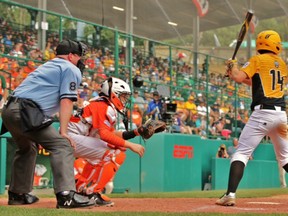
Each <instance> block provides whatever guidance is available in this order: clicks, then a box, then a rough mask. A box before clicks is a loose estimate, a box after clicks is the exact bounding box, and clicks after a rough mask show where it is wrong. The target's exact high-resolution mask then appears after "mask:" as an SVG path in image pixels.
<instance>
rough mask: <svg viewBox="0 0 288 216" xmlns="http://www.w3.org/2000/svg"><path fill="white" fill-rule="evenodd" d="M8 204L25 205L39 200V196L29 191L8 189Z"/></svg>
mask: <svg viewBox="0 0 288 216" xmlns="http://www.w3.org/2000/svg"><path fill="white" fill-rule="evenodd" d="M8 197H9V198H8V205H26V204H33V203H36V202H38V201H39V198H38V197H36V196H34V195H32V194H29V193H23V194H18V193H13V192H11V191H8Z"/></svg>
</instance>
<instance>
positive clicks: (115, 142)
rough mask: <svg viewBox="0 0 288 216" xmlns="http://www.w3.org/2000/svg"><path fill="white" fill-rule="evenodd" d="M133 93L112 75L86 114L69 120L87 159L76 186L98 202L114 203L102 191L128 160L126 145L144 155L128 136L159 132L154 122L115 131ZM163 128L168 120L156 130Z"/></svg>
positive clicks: (81, 153) (79, 149)
mask: <svg viewBox="0 0 288 216" xmlns="http://www.w3.org/2000/svg"><path fill="white" fill-rule="evenodd" d="M130 95H131V90H130V87H129V85H128V84H127V83H126V82H124V81H123V80H121V79H118V78H114V77H111V78H108V79H107V80H106V81H104V82H103V84H102V86H101V92H100V94H99V98H97V99H96V100H92V101H90V103H89V104H88V105H87V106H85V107H84V108H83V113H82V115H81V116H80V117H72V118H71V121H70V122H69V124H68V134H69V136H70V137H71V138H72V139H73V140H74V141H75V143H76V146H75V157H77V158H83V159H85V160H86V161H87V163H86V164H85V166H84V168H83V172H82V174H81V175H78V176H77V177H78V179H77V181H76V190H77V191H78V192H82V193H86V195H88V196H89V197H90V198H94V199H95V201H96V205H97V206H113V205H114V203H113V202H112V201H111V200H110V199H109V198H108V197H107V196H104V195H102V194H101V191H102V190H103V189H104V187H105V185H106V184H107V183H108V182H109V181H110V180H111V179H113V177H114V176H115V174H116V172H117V170H118V169H119V167H120V166H121V165H122V164H123V163H124V161H125V157H126V154H125V151H126V149H130V150H131V151H133V152H135V153H136V154H138V155H139V156H140V157H142V156H143V155H144V152H145V149H144V147H143V146H142V145H140V144H136V143H132V142H129V141H127V140H128V139H132V138H134V137H135V136H139V135H142V136H143V138H144V139H149V138H150V137H151V136H152V135H153V134H154V132H155V130H154V128H153V126H152V125H153V124H152V122H150V123H149V124H148V123H147V124H148V126H147V125H144V126H141V127H139V128H137V129H135V130H131V131H124V132H122V131H115V129H114V126H115V124H116V120H117V115H118V114H121V115H123V116H125V113H126V111H125V106H126V103H128V100H129V98H130ZM156 125H160V124H158V123H157V124H156ZM163 130H165V123H164V125H162V128H160V127H158V129H157V130H156V132H160V131H163Z"/></svg>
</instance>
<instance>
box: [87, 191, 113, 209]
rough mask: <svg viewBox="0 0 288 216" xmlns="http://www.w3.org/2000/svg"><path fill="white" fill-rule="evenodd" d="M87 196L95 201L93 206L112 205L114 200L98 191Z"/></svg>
mask: <svg viewBox="0 0 288 216" xmlns="http://www.w3.org/2000/svg"><path fill="white" fill-rule="evenodd" d="M89 198H90V199H91V200H94V201H95V206H106V207H113V206H114V202H112V201H111V199H110V198H109V197H108V196H105V195H103V194H100V193H93V194H90V195H89Z"/></svg>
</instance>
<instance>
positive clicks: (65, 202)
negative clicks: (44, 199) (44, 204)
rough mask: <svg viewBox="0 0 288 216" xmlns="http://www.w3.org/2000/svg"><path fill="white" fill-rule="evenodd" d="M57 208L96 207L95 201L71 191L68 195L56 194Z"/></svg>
mask: <svg viewBox="0 0 288 216" xmlns="http://www.w3.org/2000/svg"><path fill="white" fill-rule="evenodd" d="M56 197H57V205H56V208H68V209H71V208H92V207H93V206H95V201H94V200H92V199H90V198H89V197H88V196H83V195H81V194H79V193H76V192H75V191H69V193H68V194H63V193H62V192H59V193H57V194H56Z"/></svg>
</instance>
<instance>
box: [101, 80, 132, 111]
mask: <svg viewBox="0 0 288 216" xmlns="http://www.w3.org/2000/svg"><path fill="white" fill-rule="evenodd" d="M101 93H102V95H104V96H106V97H108V99H109V101H110V102H111V103H112V104H113V105H114V106H115V108H116V109H117V110H118V112H121V113H124V111H125V106H126V103H127V102H128V97H129V96H130V95H131V90H130V87H129V85H128V84H127V83H126V82H124V81H123V80H121V79H118V78H115V77H110V78H108V79H107V80H105V81H104V82H103V84H102V86H101ZM121 95H123V96H124V97H123V98H122V97H120V96H121Z"/></svg>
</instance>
